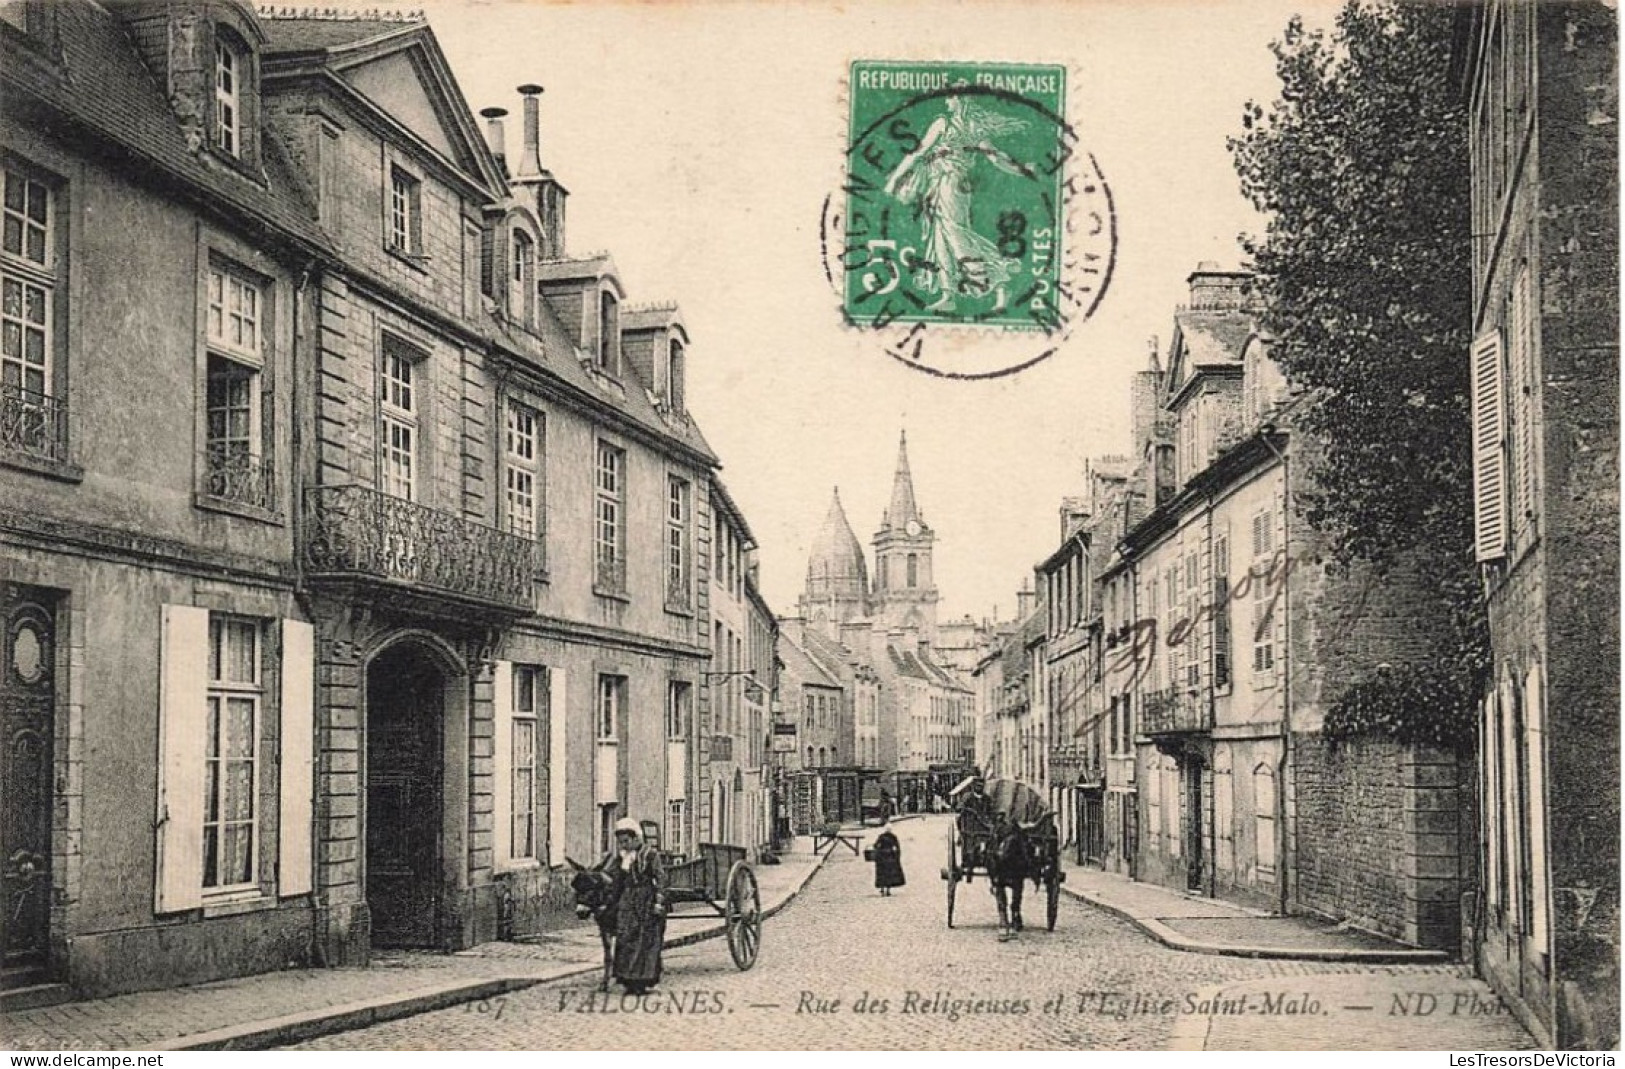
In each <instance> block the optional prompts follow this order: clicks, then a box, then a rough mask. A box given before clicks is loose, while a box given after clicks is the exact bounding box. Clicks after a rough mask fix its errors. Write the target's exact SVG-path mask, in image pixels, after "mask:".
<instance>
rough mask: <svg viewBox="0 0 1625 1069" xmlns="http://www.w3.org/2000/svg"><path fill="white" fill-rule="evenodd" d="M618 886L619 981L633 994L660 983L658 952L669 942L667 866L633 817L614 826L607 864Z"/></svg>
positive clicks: (609, 874)
mask: <svg viewBox="0 0 1625 1069" xmlns="http://www.w3.org/2000/svg"><path fill="white" fill-rule="evenodd" d="M604 872H605V874H606V875H607V876H608V877H609V878H610V879H611V880H612V881H613V883H614V885H615V900H616V903H617V910H616V925H615V960H614V973H615V980H616V981H617V982H618V983H619V984H620V985H621V986H622V987H624V988H625V989H626V993H627V994H629V995H641V994H643V993H644V992H645V991H648V990H649V988H651V987H653V986H654V985H655V984H657V983H659V982H660V970H661V961H660V948H661V946H662V945H663V944H664V943H665V941H666V866H665V864H664V863H663V862H662V861H661V859H660V851H659V850H657V849H655V848H654V847H653V846H652V845H650V844H649V843H646V842H644V839H643V831H642V829H641V828H639V827H638V822H637V821H635V820H633V819H631V818H630V817H628V818H625V819H622V820H621V821H619V822H618V823H616V825H615V849H614V851H613V853H612V854H611V855H610V857H609V858H608V860H607V862H606V864H605V866H604Z"/></svg>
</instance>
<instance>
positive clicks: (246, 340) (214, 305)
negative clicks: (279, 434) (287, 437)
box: [203, 264, 276, 509]
mask: <svg viewBox="0 0 1625 1069" xmlns="http://www.w3.org/2000/svg"><path fill="white" fill-rule="evenodd" d="M207 298H208V299H207V302H206V303H207V309H206V312H205V317H206V323H205V328H204V333H205V335H206V342H207V345H208V367H207V370H206V375H205V378H206V385H205V398H204V435H203V436H204V446H203V449H204V453H203V492H204V493H205V494H207V495H208V496H209V497H212V498H216V499H220V500H224V501H230V502H234V503H236V504H239V505H250V506H254V507H256V508H263V509H272V508H274V507H275V505H276V495H275V485H274V483H273V481H272V472H271V464H270V450H269V448H268V447H267V443H268V442H269V426H268V425H269V423H270V420H269V419H266V418H265V411H266V409H267V408H268V406H269V401H270V395H269V393H268V392H267V391H266V389H265V357H264V352H263V344H264V334H265V331H264V323H263V318H264V305H265V301H264V296H263V294H262V292H261V285H260V283H259V282H258V281H257V280H255V279H253V278H250V277H249V276H248V275H247V274H245V273H243V272H241V271H238V270H236V269H234V268H231V267H227V266H225V265H223V264H211V265H210V266H209V276H208V293H207Z"/></svg>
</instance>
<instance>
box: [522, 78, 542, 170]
mask: <svg viewBox="0 0 1625 1069" xmlns="http://www.w3.org/2000/svg"><path fill="white" fill-rule="evenodd" d="M519 95H520V96H522V97H524V98H525V147H524V150H523V151H522V152H521V153H520V154H519V170H518V172H517V174H516V175H515V177H516V178H540V177H541V176H542V150H541V142H542V135H541V125H542V123H541V96H542V87H541V86H539V85H522V86H520V87H519Z"/></svg>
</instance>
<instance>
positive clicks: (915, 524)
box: [908, 520, 920, 538]
mask: <svg viewBox="0 0 1625 1069" xmlns="http://www.w3.org/2000/svg"><path fill="white" fill-rule="evenodd" d="M919 533H920V524H919V521H917V520H909V521H908V535H909V537H910V538H913V537H914V536H915V535H917V534H919Z"/></svg>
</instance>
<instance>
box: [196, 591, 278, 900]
mask: <svg viewBox="0 0 1625 1069" xmlns="http://www.w3.org/2000/svg"><path fill="white" fill-rule="evenodd" d="M208 678H209V693H208V711H207V719H206V721H205V723H206V727H205V738H204V755H205V756H204V770H203V783H204V802H203V886H204V888H205V889H206V890H209V891H232V890H238V889H242V888H245V887H252V886H254V885H255V884H256V876H255V873H256V865H257V863H258V860H259V859H258V857H257V856H256V852H255V843H256V841H257V838H258V836H257V834H256V829H257V827H258V823H259V804H258V796H259V731H260V717H261V709H260V703H261V699H262V698H263V696H264V687H263V684H262V682H261V668H260V625H259V623H258V622H256V621H253V620H243V619H238V618H235V617H227V616H219V615H211V616H210V618H209V676H208Z"/></svg>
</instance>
